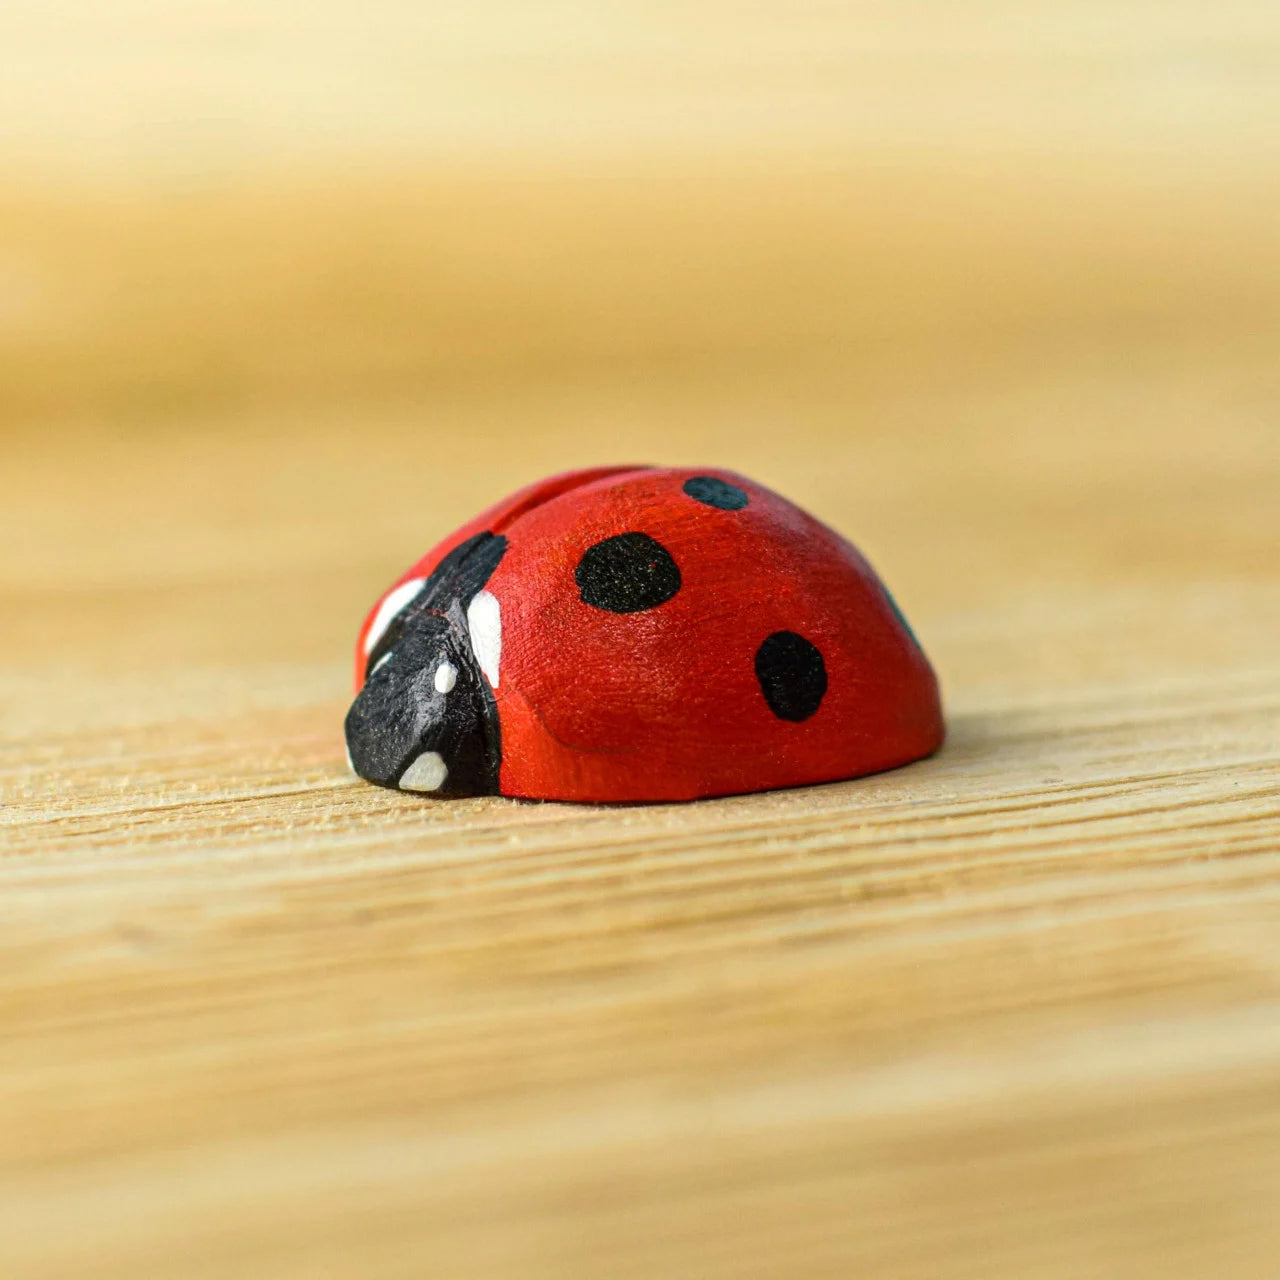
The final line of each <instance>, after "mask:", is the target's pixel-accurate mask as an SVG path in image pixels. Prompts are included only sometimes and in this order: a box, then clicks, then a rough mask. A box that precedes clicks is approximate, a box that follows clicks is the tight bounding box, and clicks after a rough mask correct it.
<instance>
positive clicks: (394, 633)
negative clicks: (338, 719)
mask: <svg viewBox="0 0 1280 1280" xmlns="http://www.w3.org/2000/svg"><path fill="white" fill-rule="evenodd" d="M506 546H507V544H506V539H505V538H503V537H501V536H500V535H496V534H492V533H481V534H477V535H476V536H475V537H474V538H470V539H468V540H467V541H466V542H464V543H462V545H461V546H458V547H456V548H455V549H454V550H453V551H451V552H450V553H449V554H448V555H447V556H446V557H445V558H444V560H442V561H441V562H440V565H439V566H438V567H437V569H436V570H435V572H434V573H433V574H432V575H431V576H430V577H429V578H428V579H427V581H426V582H425V584H424V585H423V588H422V590H421V591H420V592H419V593H418V594H417V595H416V596H415V597H414V598H413V599H412V600H411V601H410V602H409V603H408V604H407V605H405V607H404V608H403V609H402V610H401V611H400V612H399V613H398V614H397V615H396V617H395V618H394V619H393V620H392V622H391V624H390V625H389V626H388V627H387V629H386V632H385V633H384V634H383V635H382V636H381V637H380V638H379V640H378V642H377V644H376V645H375V646H374V648H373V651H372V652H371V653H370V654H369V660H368V666H367V668H366V673H367V674H366V678H365V685H364V688H363V689H361V690H360V692H359V694H358V695H357V696H356V700H355V701H354V702H353V703H352V704H351V709H350V711H348V712H347V719H346V737H347V750H348V752H349V753H350V756H351V764H352V767H353V768H354V769H355V771H356V773H358V774H359V775H360V776H361V777H362V778H365V779H367V780H368V781H369V782H375V783H377V784H378V785H379V786H383V787H396V788H399V789H401V790H405V791H424V792H431V793H432V794H434V795H441V796H476V795H494V794H496V793H497V791H498V769H499V766H500V765H501V762H502V742H501V737H500V734H499V729H498V712H497V707H496V706H495V704H494V700H493V692H492V690H491V689H490V688H489V685H488V682H487V681H486V680H485V678H484V676H483V674H482V673H481V671H480V667H479V664H478V663H477V661H476V657H475V654H474V652H473V651H472V647H471V638H470V635H469V633H468V627H467V606H468V605H469V604H470V603H471V601H472V600H473V599H474V598H475V596H476V595H477V593H479V591H480V590H481V589H482V588H483V587H484V585H485V583H486V582H488V580H489V578H490V576H491V575H492V573H493V571H494V569H496V568H497V567H498V562H499V561H500V560H501V559H502V556H503V553H504V552H505V551H506Z"/></svg>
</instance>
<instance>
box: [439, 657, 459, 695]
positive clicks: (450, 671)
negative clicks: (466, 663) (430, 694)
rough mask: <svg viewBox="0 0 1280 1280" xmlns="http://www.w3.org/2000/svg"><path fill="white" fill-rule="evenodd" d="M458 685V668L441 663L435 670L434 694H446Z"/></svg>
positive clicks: (451, 664) (450, 663)
mask: <svg viewBox="0 0 1280 1280" xmlns="http://www.w3.org/2000/svg"><path fill="white" fill-rule="evenodd" d="M457 683H458V668H457V667H455V666H454V665H453V663H452V662H442V663H441V664H440V665H439V666H438V667H437V668H436V692H437V693H448V692H449V691H450V690H451V689H452V688H453V686H454V685H455V684H457Z"/></svg>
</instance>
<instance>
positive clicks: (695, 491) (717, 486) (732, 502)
mask: <svg viewBox="0 0 1280 1280" xmlns="http://www.w3.org/2000/svg"><path fill="white" fill-rule="evenodd" d="M684 491H685V493H687V494H688V495H689V497H691V498H692V499H693V500H694V501H695V502H701V503H704V504H705V505H706V506H708V507H719V508H720V510H721V511H741V510H742V508H743V507H745V506H746V505H747V502H748V498H747V495H746V492H745V491H744V490H742V489H739V488H738V486H737V485H736V484H730V483H729V482H728V481H727V480H718V479H717V478H716V477H715V476H690V477H689V479H688V480H686V481H685V482H684Z"/></svg>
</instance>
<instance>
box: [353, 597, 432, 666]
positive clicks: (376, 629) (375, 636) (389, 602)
mask: <svg viewBox="0 0 1280 1280" xmlns="http://www.w3.org/2000/svg"><path fill="white" fill-rule="evenodd" d="M426 583H427V580H426V578H410V579H409V581H408V582H402V583H401V584H400V585H399V586H398V587H396V588H395V590H393V591H388V592H387V595H386V599H385V600H383V602H382V603H381V604H380V605H379V606H378V612H377V613H375V614H374V615H373V621H372V622H371V623H370V624H369V634H368V635H367V636H365V638H364V653H365V657H366V658H367V657H368V656H369V654H371V653H372V652H373V651H374V649H375V648H376V647H377V644H378V641H379V640H381V639H382V637H383V635H384V634H385V633H386V630H387V628H388V627H389V626H390V625H391V624H392V622H394V621H395V617H396V614H398V613H400V612H401V611H402V610H403V609H405V608H406V607H407V606H408V605H409V603H410V602H411V601H412V600H413V599H414V598H415V597H416V596H417V594H418V592H419V591H421V590H422V588H423V587H424V586H426Z"/></svg>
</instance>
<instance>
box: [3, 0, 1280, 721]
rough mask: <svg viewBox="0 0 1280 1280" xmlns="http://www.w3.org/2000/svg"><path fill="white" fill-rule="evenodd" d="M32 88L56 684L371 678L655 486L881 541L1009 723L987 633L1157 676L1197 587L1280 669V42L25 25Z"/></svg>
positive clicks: (713, 2) (959, 18) (12, 387)
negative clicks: (595, 484) (456, 588)
mask: <svg viewBox="0 0 1280 1280" xmlns="http://www.w3.org/2000/svg"><path fill="white" fill-rule="evenodd" d="M0 59H2V60H3V67H4V73H3V75H2V76H0V442H2V443H0V447H2V449H3V455H4V458H5V465H4V467H3V469H2V474H0V588H2V589H3V591H4V594H5V598H6V599H7V600H8V601H9V602H10V606H11V607H10V608H8V609H7V610H6V617H5V638H4V640H3V641H0V644H2V645H3V652H6V653H7V654H8V655H9V656H10V657H14V656H20V657H21V659H22V660H23V661H24V662H73V663H75V664H78V665H81V666H84V665H89V666H92V665H94V664H106V665H109V666H111V667H112V668H113V669H117V670H118V669H119V667H120V665H121V663H123V662H126V661H129V662H138V663H146V664H154V663H163V662H169V663H171V664H177V665H182V666H185V667H189V666H190V665H191V664H193V663H214V664H220V663H226V662H228V661H235V660H243V659H244V658H245V657H246V655H247V654H252V655H253V657H254V658H255V659H256V660H261V661H262V662H264V663H270V662H276V661H284V660H291V659H303V660H308V661H310V660H315V661H325V662H328V661H333V662H335V663H338V662H339V661H340V658H339V655H343V658H342V659H341V660H344V655H345V650H346V647H347V646H348V645H349V643H350V640H351V637H352V636H353V635H354V632H355V627H356V623H357V620H358V618H359V616H360V614H361V612H362V611H363V609H364V607H365V606H366V604H367V602H368V601H369V599H371V598H372V596H374V595H376V594H377V592H378V591H380V590H381V588H382V586H383V585H384V584H385V582H386V581H387V580H389V579H390V578H391V577H392V576H393V575H394V574H396V573H398V572H399V570H400V569H401V568H402V567H403V566H404V565H405V564H406V563H408V562H409V561H411V560H412V559H414V558H415V557H416V556H417V555H418V554H420V552H421V551H422V550H423V549H424V548H425V547H426V546H428V545H429V544H431V543H432V542H434V541H435V540H436V538H438V537H439V536H440V535H442V534H443V533H445V532H446V531H447V530H448V529H450V528H451V527H453V526H454V525H455V524H456V523H458V522H459V521H460V520H462V519H464V518H466V517H467V516H468V515H470V514H471V513H472V512H473V511H474V510H476V509H478V508H479V507H481V506H482V505H485V504H486V503H488V502H489V501H491V500H493V499H494V498H496V497H497V496H498V495H500V494H502V493H504V492H506V491H507V490H509V489H510V488H512V487H514V486H516V485H517V484H521V483H524V482H526V481H528V480H530V479H533V478H535V477H537V476H539V475H542V474H546V473H549V472H552V471H555V470H557V469H560V468H564V467H570V466H576V465H582V464H593V463H599V462H602V461H609V460H618V459H623V460H639V461H654V462H679V463H705V464H708V465H710V464H715V465H723V466H730V467H735V468H738V469H740V470H743V471H745V472H747V473H750V474H754V475H756V476H757V477H758V478H759V479H761V480H763V481H765V482H767V483H770V484H772V485H774V486H775V487H777V488H779V489H780V490H782V491H783V492H785V493H787V494H788V495H789V496H791V497H793V498H795V499H797V500H799V501H801V502H802V503H805V504H807V505H809V506H811V507H812V508H814V509H815V510H816V511H817V512H818V513H819V514H821V515H823V516H825V517H826V518H827V519H829V520H831V521H833V522H835V523H837V524H838V525H839V526H840V527H841V528H842V530H843V531H845V532H846V533H848V534H849V535H850V536H851V537H853V538H854V539H855V541H857V542H859V544H860V545H862V546H863V548H864V549H865V550H866V551H867V552H868V554H869V555H870V556H871V558H872V560H873V562H875V563H877V564H878V565H879V567H880V568H881V569H882V571H883V572H884V573H885V575H886V577H887V578H888V580H889V581H890V582H891V583H892V585H893V587H894V589H895V591H896V592H897V593H898V595H899V596H900V597H901V598H902V599H903V601H904V605H905V607H906V608H907V610H908V612H909V613H910V614H912V615H913V616H914V617H915V619H916V620H917V622H918V624H920V625H922V626H923V628H924V630H925V634H926V640H929V639H930V633H931V631H932V636H933V645H934V647H935V648H936V649H937V651H938V655H939V658H940V661H941V662H942V665H943V667H944V674H945V675H946V676H947V677H949V678H950V679H951V681H952V682H953V683H955V682H957V681H958V682H959V684H960V686H961V687H962V688H963V687H964V686H965V682H966V681H969V682H972V681H973V680H978V679H979V678H980V676H981V671H980V666H981V663H980V662H979V663H978V664H977V665H975V663H974V662H971V661H970V658H971V656H974V657H975V661H976V656H980V655H977V651H976V650H975V649H974V648H973V647H974V646H976V647H977V650H980V649H982V647H983V646H985V643H986V637H987V635H988V634H989V632H990V627H989V625H988V624H987V623H983V624H982V625H979V624H978V622H977V621H976V620H978V619H982V618H985V619H987V620H990V619H993V618H994V619H1000V618H1009V619H1011V620H1013V619H1015V617H1016V621H1017V625H1018V626H1020V627H1022V628H1023V629H1024V630H1025V631H1026V633H1027V634H1028V635H1031V636H1032V637H1033V639H1034V643H1032V644H1030V646H1029V647H1028V648H1027V649H1026V650H1025V652H1026V653H1027V655H1028V680H1030V681H1031V682H1032V683H1033V684H1035V685H1037V686H1042V685H1043V683H1044V681H1045V680H1046V678H1047V679H1049V680H1052V679H1054V678H1056V674H1059V673H1060V674H1063V675H1064V676H1071V675H1072V674H1073V673H1075V668H1078V667H1079V666H1080V664H1081V662H1084V661H1087V663H1088V665H1089V667H1090V669H1091V670H1097V665H1096V664H1097V663H1098V662H1099V661H1101V662H1102V663H1103V664H1104V667H1105V665H1106V664H1107V663H1112V664H1114V665H1115V666H1116V672H1115V674H1117V675H1120V676H1123V675H1125V674H1126V672H1127V671H1128V670H1129V667H1127V666H1126V664H1130V666H1131V665H1132V664H1133V663H1135V662H1137V661H1139V659H1138V658H1137V657H1136V654H1135V652H1134V650H1133V647H1132V646H1130V648H1129V650H1128V651H1127V656H1126V654H1119V653H1116V654H1112V653H1111V652H1110V647H1109V646H1108V645H1107V644H1106V643H1105V637H1106V635H1107V634H1109V633H1110V632H1112V631H1113V630H1114V628H1115V627H1116V626H1117V625H1118V624H1119V623H1120V622H1124V623H1125V624H1126V625H1130V624H1131V625H1133V626H1135V627H1140V628H1141V627H1146V628H1147V631H1148V632H1149V633H1150V634H1151V635H1152V636H1156V635H1158V633H1159V630H1160V628H1162V627H1163V626H1164V624H1165V620H1166V619H1167V616H1168V609H1169V607H1170V596H1169V595H1168V590H1172V589H1174V588H1175V587H1176V590H1177V591H1178V592H1180V593H1182V594H1181V595H1180V597H1179V599H1180V601H1181V603H1180V605H1179V606H1178V607H1179V608H1180V610H1181V611H1182V612H1183V613H1184V614H1185V615H1186V618H1187V619H1188V621H1187V623H1186V625H1187V626H1189V627H1192V628H1195V627H1200V628H1201V630H1202V631H1203V633H1204V645H1205V646H1206V647H1205V649H1204V657H1205V661H1206V662H1218V661H1240V660H1243V659H1248V658H1250V657H1255V656H1257V654H1256V653H1255V648H1254V646H1255V641H1253V640H1246V639H1242V638H1240V637H1238V636H1236V635H1234V634H1232V635H1231V636H1229V637H1228V636H1225V635H1224V634H1223V628H1222V627H1221V625H1220V623H1221V618H1222V611H1223V610H1226V611H1228V612H1230V611H1232V610H1237V611H1238V610H1240V609H1244V610H1245V611H1246V612H1256V611H1257V610H1259V609H1266V610H1272V611H1274V609H1275V608H1276V604H1275V600H1274V592H1271V591H1269V592H1268V593H1267V594H1266V596H1265V598H1264V597H1263V596H1261V595H1257V594H1256V583H1255V594H1254V595H1253V596H1251V597H1250V598H1249V599H1248V600H1241V599H1240V598H1237V597H1236V596H1233V595H1232V594H1231V593H1232V592H1233V591H1234V590H1236V589H1237V587H1238V585H1239V583H1240V582H1241V581H1243V580H1245V579H1248V578H1250V577H1256V571H1257V570H1258V569H1259V568H1260V567H1262V566H1264V565H1265V564H1268V563H1271V562H1272V559H1273V557H1274V552H1275V527H1274V507H1269V505H1268V504H1269V495H1272V494H1275V493H1276V492H1277V475H1278V474H1280V461H1278V452H1277V450H1278V444H1277V440H1278V436H1280V433H1278V431H1277V423H1276V417H1277V405H1280V372H1278V371H1277V363H1276V359H1275V354H1276V352H1277V350H1280V345H1278V339H1280V216H1277V215H1278V214H1280V200H1278V199H1277V197H1278V194H1280V9H1278V8H1277V6H1276V5H1275V4H1273V3H1269V2H1268V0H1221V2H1220V3H1216V4H1213V5H1205V4H1203V3H1199V2H1193V0H1161V2H1160V3H1127V4H1120V5H1117V4H1114V3H1111V2H1109V0H1070V2H1069V3H1064V4H1058V5H1053V6H1048V5H1011V4H1004V3H999V2H998V0H984V2H982V3H970V4H963V5H959V4H950V3H945V2H944V0H929V2H910V0H908V2H906V3H902V2H900V0H895V2H894V3H887V2H885V3H868V4H859V5H846V4H834V3H816V2H805V0H802V2H801V3H790V2H789V3H786V4H783V3H780V2H768V0H766V2H764V3H754V4H740V5H732V4H727V3H719V2H718V0H699V2H698V3H683V4H663V3H652V2H651V0H646V2H645V3H638V2H634V3H633V2H627V0H622V2H619V3H613V4H609V5H597V4H587V3H581V2H575V0H545V2H540V3H523V2H518V0H477V2H475V3H469V4H466V5H453V6H442V5H433V4H423V3H418V2H412V3H411V2H410V0H365V2H364V3H362V4H354V3H351V2H350V0H307V3H302V0H277V2H276V3H272V4H269V5H260V4H250V3H247V2H242V0H216V2H215V0H203V2H201V0H163V2H162V0H101V2H98V3H88V2H87V0H8V3H6V4H4V5H3V6H2V7H0ZM1072 601H1077V602H1083V604H1086V605H1087V606H1088V607H1087V609H1085V612H1086V613H1088V615H1089V617H1088V618H1087V619H1084V620H1082V617H1081V616H1079V615H1078V614H1076V613H1074V612H1073V609H1074V606H1073V605H1072V603H1071V602H1072ZM1064 602H1065V603H1064ZM1002 611H1003V612H1002ZM1089 619H1092V621H1090V620H1089ZM1088 627H1095V628H1096V635H1097V637H1098V639H1099V643H1098V644H1097V645H1095V646H1092V647H1091V648H1090V650H1089V654H1088V657H1087V660H1086V659H1081V658H1077V657H1074V656H1073V655H1077V654H1078V653H1079V650H1080V646H1079V640H1080V634H1081V629H1082V628H1085V629H1087V628H1088ZM1144 634H1145V633H1144ZM1055 636H1056V637H1058V639H1057V640H1055ZM1059 641H1060V643H1059ZM1233 645H1236V646H1239V645H1244V646H1245V651H1244V652H1241V651H1237V649H1235V648H1231V646H1233ZM1046 646H1048V647H1047V648H1046ZM1224 646H1226V647H1225V648H1224ZM1152 648H1154V649H1155V650H1157V652H1156V653H1155V654H1152V653H1151V652H1145V653H1143V654H1142V656H1141V659H1140V661H1141V663H1142V664H1144V666H1143V669H1144V670H1145V669H1148V666H1147V665H1146V664H1150V663H1152V662H1154V663H1156V665H1157V666H1158V664H1159V656H1158V649H1159V645H1158V644H1155V645H1153V646H1152ZM975 655H976V656H975ZM1011 661H1012V663H1013V669H1014V670H1015V671H1016V669H1017V666H1018V661H1019V660H1018V658H1017V657H1014V658H1012V659H1011ZM335 669H337V668H336V667H335ZM326 687H327V686H326ZM42 696H43V695H42Z"/></svg>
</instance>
